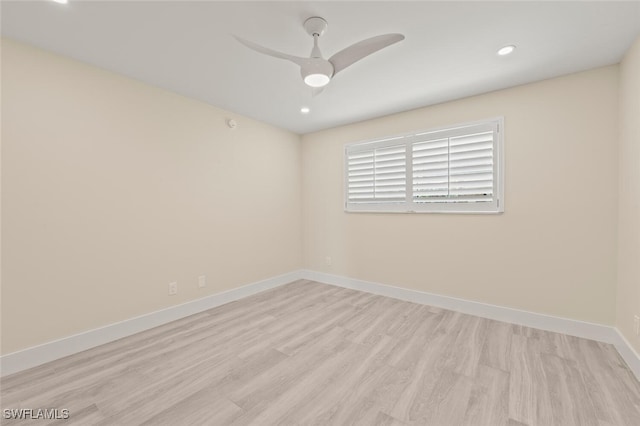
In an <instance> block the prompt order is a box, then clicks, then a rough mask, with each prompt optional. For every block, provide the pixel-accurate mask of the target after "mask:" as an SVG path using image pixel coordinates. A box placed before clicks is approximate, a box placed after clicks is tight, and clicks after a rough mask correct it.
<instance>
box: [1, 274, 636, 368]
mask: <svg viewBox="0 0 640 426" xmlns="http://www.w3.org/2000/svg"><path fill="white" fill-rule="evenodd" d="M299 279H307V280H311V281H317V282H321V283H325V284H331V285H335V286H339V287H345V288H350V289H354V290H359V291H365V292H367V293H373V294H379V295H382V296H387V297H393V298H395V299H400V300H406V301H409V302H414V303H420V304H424V305H431V306H437V307H440V308H444V309H450V310H453V311H457V312H462V313H465V314H469V315H475V316H479V317H483V318H490V319H494V320H497V321H504V322H508V323H511V324H519V325H524V326H527V327H532V328H538V329H541V330H547V331H553V332H557V333H564V334H569V335H572V336H577V337H583V338H586V339H592V340H597V341H600V342H605V343H610V344H612V345H614V346H615V348H616V349H617V350H618V352H619V353H620V355H621V357H622V358H623V359H624V361H625V362H626V363H627V365H628V366H629V368H630V369H631V371H632V372H633V373H634V374H635V376H636V378H638V380H640V356H638V354H637V353H636V352H635V351H634V350H633V348H632V347H631V345H630V344H629V342H628V341H627V340H626V339H625V338H624V336H623V335H622V334H621V333H620V332H619V331H618V329H616V328H615V327H611V326H606V325H602V324H594V323H589V322H584V321H577V320H572V319H568V318H560V317H554V316H550V315H544V314H538V313H535V312H528V311H522V310H518V309H512V308H506V307H503V306H496V305H490V304H486V303H481V302H474V301H470V300H464V299H458V298H455V297H449V296H442V295H438V294H433V293H426V292H422V291H417V290H410V289H406V288H400V287H393V286H389V285H385V284H380V283H374V282H370V281H363V280H358V279H354V278H348V277H343V276H338V275H331V274H326V273H322V272H316V271H310V270H299V271H293V272H289V273H287V274H283V275H279V276H277V277H273V278H268V279H265V280H262V281H258V282H255V283H252V284H248V285H245V286H243V287H239V288H236V289H232V290H229V291H225V292H223V293H218V294H213V295H210V296H207V297H204V298H202V299H197V300H193V301H190V302H186V303H183V304H181V305H177V306H172V307H170V308H166V309H162V310H160V311H156V312H151V313H149V314H145V315H141V316H139V317H135V318H131V319H128V320H124V321H121V322H117V323H114V324H109V325H107V326H104V327H100V328H96V329H93V330H89V331H86V332H83V333H79V334H75V335H72V336H68V337H65V338H62V339H59V340H55V341H52V342H48V343H44V344H42V345H38V346H34V347H31V348H27V349H24V350H21V351H18V352H13V353H10V354H7V355H4V356H2V357H0V375H1V376H6V375H9V374H13V373H17V372H19V371H22V370H26V369H28V368H32V367H36V366H38V365H41V364H44V363H47V362H50V361H54V360H56V359H59V358H63V357H65V356H68V355H73V354H74V353H78V352H81V351H84V350H87V349H90V348H93V347H95V346H99V345H102V344H105V343H109V342H112V341H114V340H117V339H120V338H123V337H126V336H130V335H132V334H135V333H139V332H141V331H145V330H148V329H151V328H153V327H157V326H159V325H162V324H166V323H168V322H171V321H175V320H177V319H180V318H184V317H187V316H189V315H193V314H196V313H198V312H202V311H205V310H207V309H211V308H215V307H216V306H220V305H223V304H225V303H229V302H232V301H234V300H238V299H242V298H244V297H247V296H251V295H253V294H256V293H260V292H262V291H265V290H269V289H271V288H275V287H278V286H281V285H283V284H287V283H290V282H292V281H296V280H299Z"/></svg>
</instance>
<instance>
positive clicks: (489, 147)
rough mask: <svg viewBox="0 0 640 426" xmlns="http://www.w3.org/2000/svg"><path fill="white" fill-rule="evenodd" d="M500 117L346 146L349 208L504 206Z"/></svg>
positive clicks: (493, 209)
mask: <svg viewBox="0 0 640 426" xmlns="http://www.w3.org/2000/svg"><path fill="white" fill-rule="evenodd" d="M502 127H503V119H502V118H498V119H494V120H488V121H483V122H478V123H472V124H463V125H457V126H452V127H449V128H445V129H438V130H430V131H424V132H413V133H410V134H405V135H398V136H393V137H387V138H384V139H377V140H373V141H367V142H358V143H353V144H349V145H347V146H346V147H345V208H346V210H347V211H369V212H450V213H499V212H502V211H504V200H503V182H502V181H503V171H502V161H503V155H502Z"/></svg>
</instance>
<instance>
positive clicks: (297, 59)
mask: <svg viewBox="0 0 640 426" xmlns="http://www.w3.org/2000/svg"><path fill="white" fill-rule="evenodd" d="M233 37H234V38H235V39H236V40H238V41H239V42H240V43H242V44H244V45H245V46H247V47H248V48H249V49H252V50H255V51H256V52H259V53H262V54H264V55H269V56H274V57H276V58H280V59H286V60H288V61H291V62H293V63H294V64H298V65H300V66H302V65H303V64H304V63H305V62H306V61H308V58H301V57H299V56H293V55H288V54H286V53H282V52H278V51H277V50H273V49H269V48H268V47H264V46H260V45H259V44H256V43H254V42H252V41H249V40H245V39H243V38H240V37H238V36H235V35H234V36H233Z"/></svg>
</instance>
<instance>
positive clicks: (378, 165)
mask: <svg viewBox="0 0 640 426" xmlns="http://www.w3.org/2000/svg"><path fill="white" fill-rule="evenodd" d="M406 172H407V171H406V145H405V144H401V145H392V146H384V147H380V148H370V149H366V150H362V151H356V152H351V153H349V154H347V182H348V185H347V187H348V190H347V199H348V201H349V202H360V203H372V202H398V201H400V202H404V200H405V198H406V186H407V184H406V181H407V177H406Z"/></svg>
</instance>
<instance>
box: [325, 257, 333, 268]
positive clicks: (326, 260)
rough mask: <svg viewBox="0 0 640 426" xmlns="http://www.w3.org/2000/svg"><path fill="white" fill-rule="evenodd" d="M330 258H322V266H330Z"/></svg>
mask: <svg viewBox="0 0 640 426" xmlns="http://www.w3.org/2000/svg"><path fill="white" fill-rule="evenodd" d="M331 263H332V262H331V256H327V257H325V258H324V264H325V265H327V266H331Z"/></svg>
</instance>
